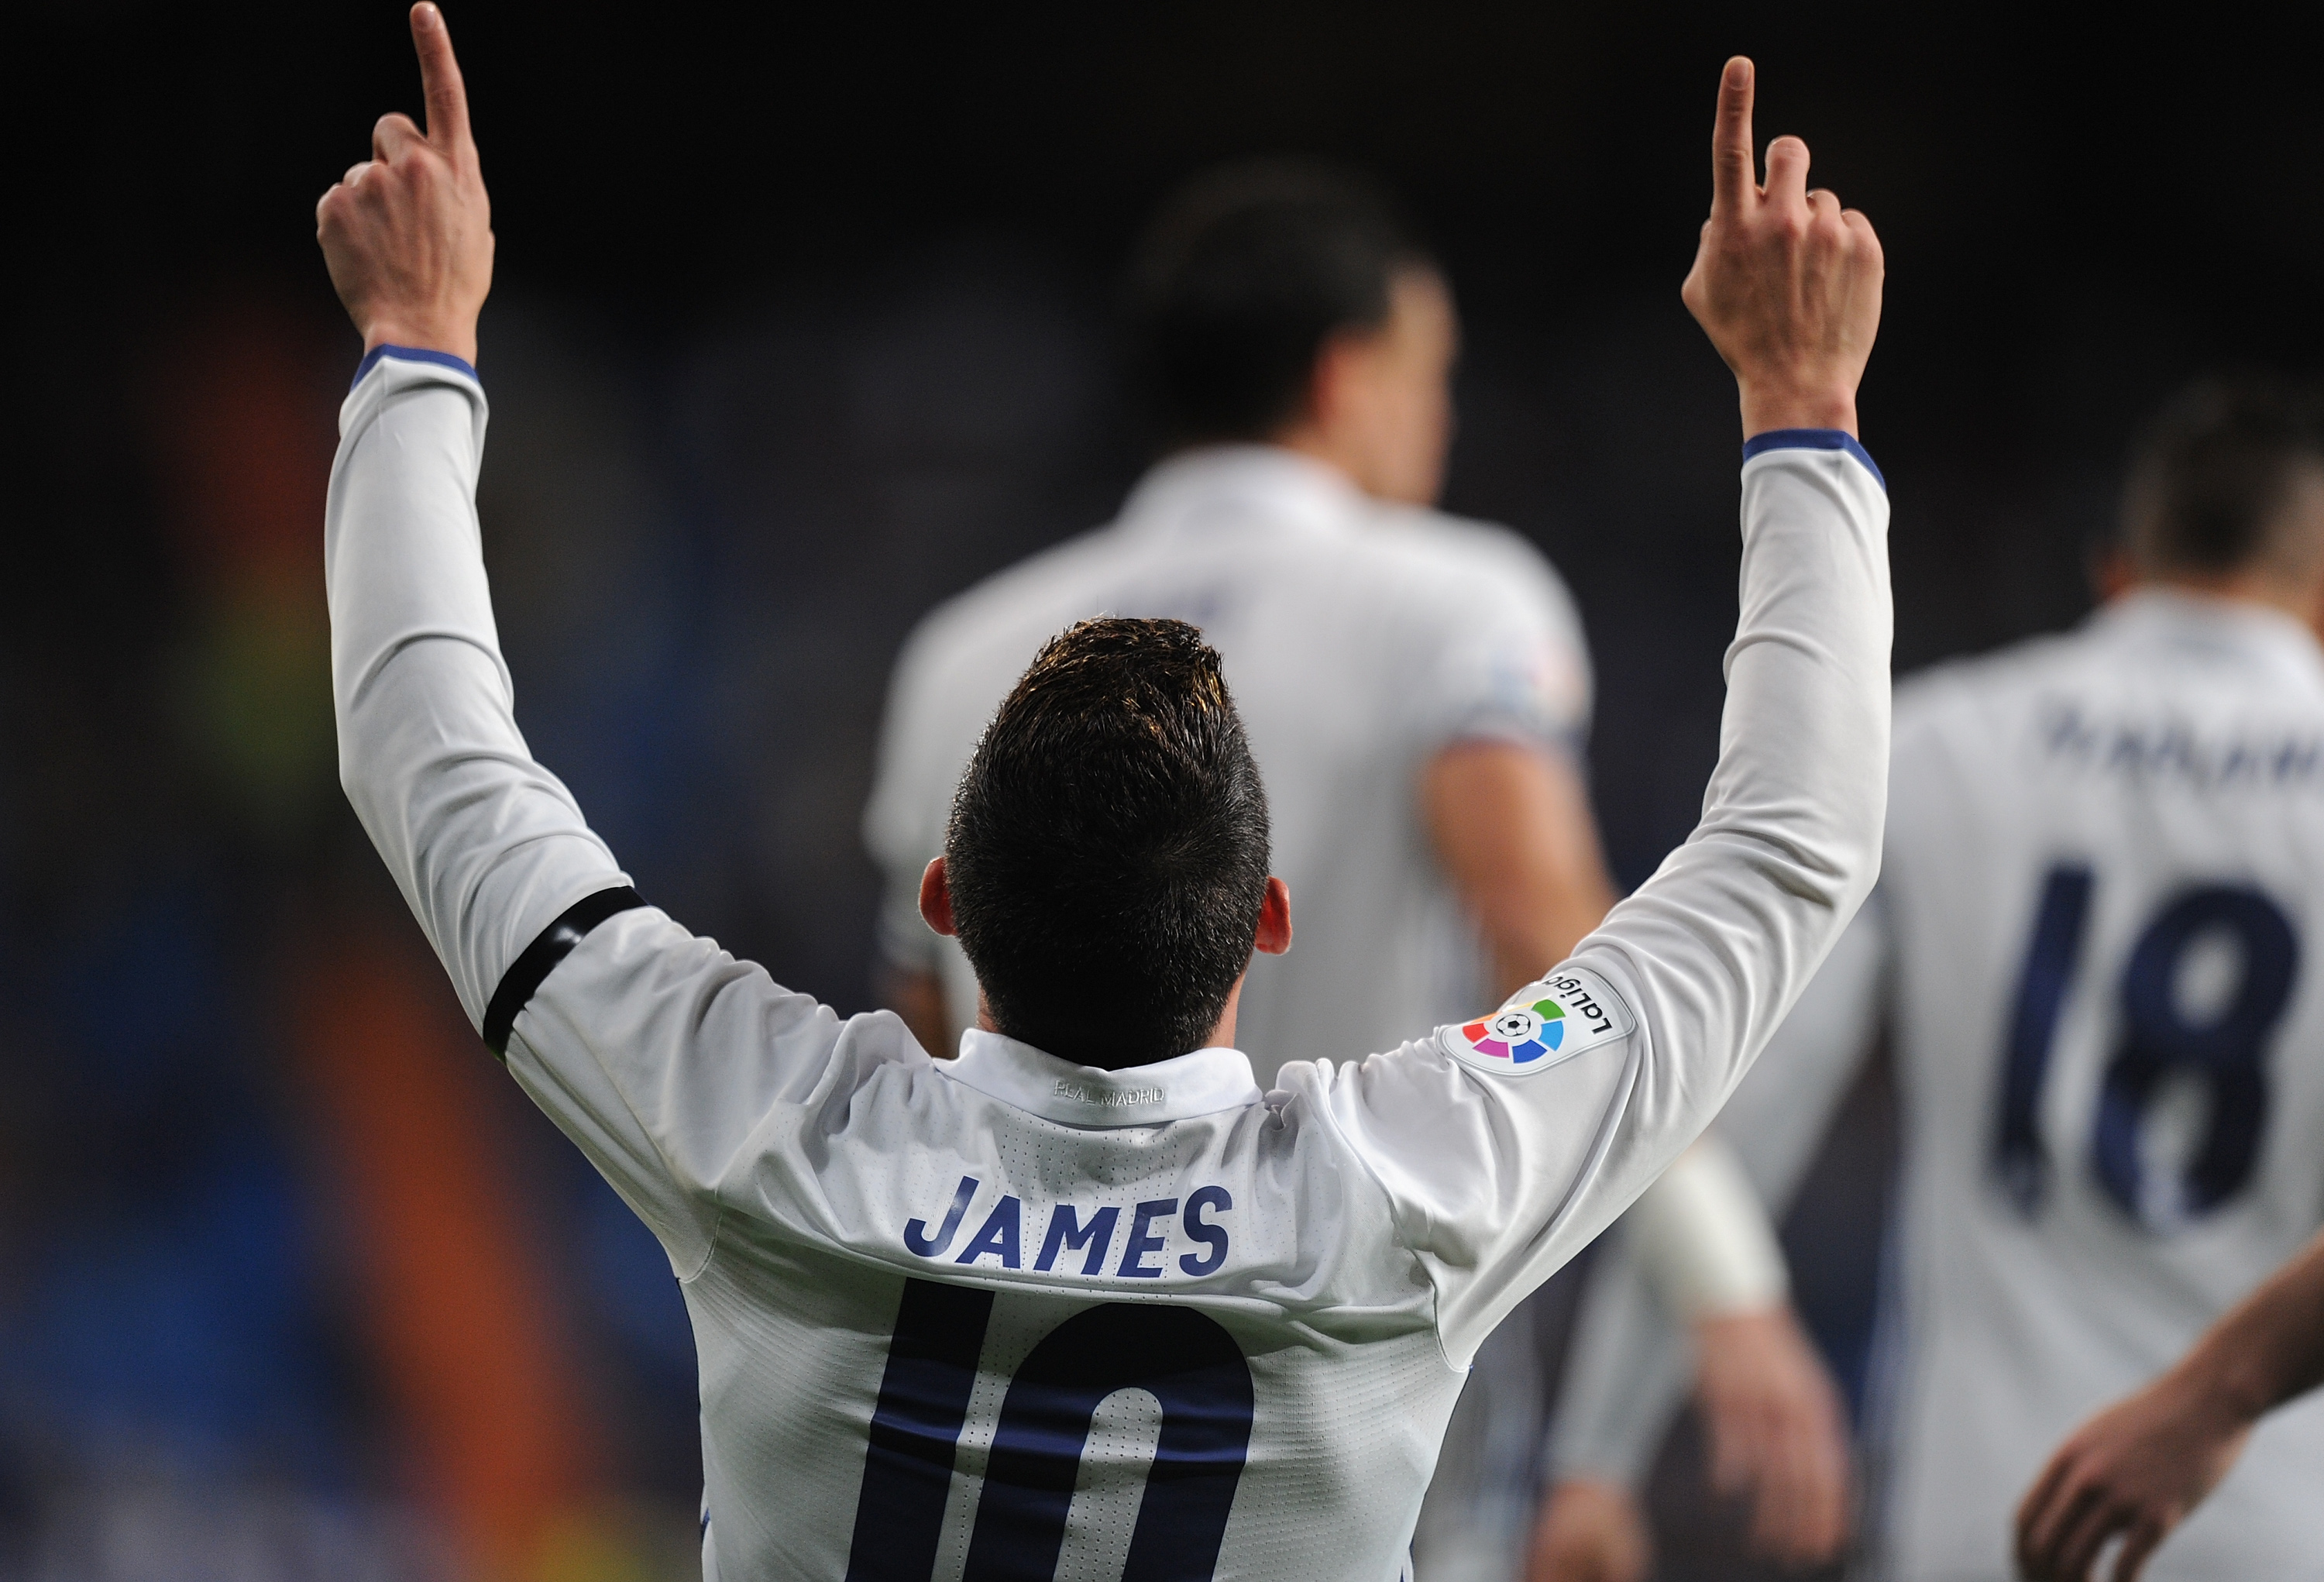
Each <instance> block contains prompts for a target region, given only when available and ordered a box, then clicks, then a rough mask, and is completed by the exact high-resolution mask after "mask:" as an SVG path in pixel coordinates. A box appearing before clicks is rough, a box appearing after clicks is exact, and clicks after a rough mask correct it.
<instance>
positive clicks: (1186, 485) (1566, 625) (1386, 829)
mask: <svg viewBox="0 0 2324 1582" xmlns="http://www.w3.org/2000/svg"><path fill="white" fill-rule="evenodd" d="M1130 281H1131V282H1132V283H1131V289H1130V291H1129V293H1127V294H1128V295H1129V296H1130V299H1131V301H1132V302H1133V304H1134V305H1133V307H1132V310H1131V312H1130V336H1131V338H1132V339H1133V341H1134V342H1135V343H1136V344H1137V346H1138V348H1139V351H1138V356H1137V358H1136V361H1137V362H1138V364H1139V365H1140V368H1141V374H1142V377H1141V383H1142V384H1144V385H1145V386H1146V387H1147V388H1148V392H1149V400H1150V402H1151V403H1152V405H1153V406H1154V407H1155V408H1156V423H1157V427H1158V428H1159V429H1160V430H1162V431H1163V433H1164V434H1165V435H1166V436H1167V439H1166V444H1167V445H1168V447H1169V451H1170V453H1169V454H1168V455H1167V458H1165V459H1164V460H1163V461H1162V462H1161V463H1160V464H1159V465H1158V466H1157V467H1154V468H1153V470H1152V471H1151V472H1149V473H1148V475H1147V476H1146V478H1145V479H1144V480H1143V481H1142V482H1141V483H1139V486H1138V487H1137V488H1136V490H1135V491H1134V492H1133V493H1132V494H1131V495H1130V499H1129V501H1128V502H1127V503H1126V504H1124V506H1123V507H1122V511H1121V514H1120V518H1119V520H1118V521H1116V522H1115V523H1113V524H1112V525H1111V526H1108V527H1105V528H1102V529H1100V530H1098V531H1096V532H1090V533H1085V534H1084V535H1082V536H1080V537H1078V538H1075V539H1074V540H1072V541H1068V542H1066V543H1065V544H1062V545H1059V546H1058V547H1056V548H1055V549H1052V550H1047V551H1046V552H1045V553H1042V554H1039V555H1036V556H1034V557H1033V558H1032V559H1030V560H1026V561H1024V562H1022V563H1020V564H1019V565H1017V566H1014V567H1011V568H1010V569H1008V570H1006V571H1003V572H1001V574H1000V575H998V576H996V577H992V578H988V579H987V580H985V581H984V582H982V583H981V584H980V585H978V586H977V587H974V588H973V589H971V590H969V591H968V592H967V593H965V594H964V595H962V596H960V597H957V598H954V599H953V600H951V601H949V602H948V603H946V604H945V605H944V606H941V607H939V608H938V609H937V610H936V611H935V612H934V613H932V614H931V615H929V616H928V617H927V619H926V620H924V621H923V622H922V623H921V624H920V625H919V626H918V629H917V630H915V632H914V633H913V634H912V636H911V639H910V641H909V642H908V643H907V644H906V646H905V648H904V651H903V652H902V654H901V656H900V657H899V661H898V663H897V667H896V674H895V680H894V682H893V685H892V688H891V690H890V700H889V706H888V712H887V717H886V720H885V723H884V726H883V729H882V732H881V752H880V769H879V774H878V778H877V780H876V782H875V784H874V787H873V790H872V794H871V802H870V805H869V807H868V808H867V810H866V811H865V816H864V834H865V837H866V844H867V845H868V846H869V847H870V848H871V853H872V855H873V856H875V857H876V858H877V859H878V861H879V863H880V865H881V871H882V873H883V874H885V875H886V878H887V892H888V900H887V904H886V906H885V908H884V910H883V913H882V920H881V948H882V951H883V954H884V956H885V958H886V965H887V967H888V968H889V970H890V974H891V975H892V977H893V979H894V980H895V981H894V985H893V987H892V989H891V995H890V1003H891V1004H895V1005H897V1006H898V1008H899V1009H903V1008H905V1007H908V1006H913V1005H927V1006H928V1007H929V1013H927V1014H924V1015H923V1016H922V1017H919V1018H915V1020H916V1021H918V1022H919V1023H920V1025H919V1026H918V1027H917V1028H916V1031H918V1032H920V1033H921V1042H922V1044H923V1045H924V1046H925V1047H926V1048H927V1050H929V1051H930V1052H931V1053H936V1054H944V1053H948V1052H950V1050H951V1049H952V1048H953V1046H954V1043H955V1042H956V1041H957V1040H958V1038H959V1035H960V1033H961V1032H963V1031H964V1030H965V1029H968V1028H970V1027H973V1026H974V1025H975V1023H976V1013H977V1007H976V978H975V974H974V972H973V968H972V967H971V966H970V964H969V960H968V958H967V956H966V955H965V953H964V952H963V951H962V950H961V949H960V948H959V947H958V944H957V943H956V942H955V941H954V940H950V939H943V938H941V937H939V936H937V935H936V934H935V933H932V932H931V931H930V930H928V927H927V924H925V923H924V922H922V921H920V915H919V890H920V874H921V873H922V872H923V871H924V870H925V869H926V868H927V865H928V864H929V862H930V861H931V860H932V859H934V858H935V857H936V856H938V855H940V854H941V853H942V852H943V850H944V848H945V824H946V822H947V820H948V819H949V818H950V816H951V811H952V801H953V792H954V788H956V787H957V786H958V785H959V783H960V777H961V772H962V770H963V769H964V767H965V766H966V765H967V763H968V760H969V754H971V753H972V752H973V751H974V749H975V747H976V743H977V738H978V736H979V735H981V734H982V732H983V729H984V726H985V722H986V721H987V720H989V719H991V717H992V711H993V709H994V708H997V707H998V706H999V705H1000V702H1001V698H1005V697H1007V696H1008V694H1009V689H1010V688H1011V687H1013V686H1014V685H1016V682H1017V678H1018V677H1019V676H1020V675H1022V674H1023V673H1024V671H1025V667H1026V666H1027V665H1028V663H1030V662H1031V661H1032V658H1033V655H1034V654H1035V653H1036V652H1038V651H1039V650H1040V647H1041V645H1042V644H1043V643H1046V642H1047V641H1048V640H1049V639H1050V638H1051V637H1053V636H1055V635H1056V634H1057V633H1058V632H1059V631H1061V630H1063V629H1064V628H1065V627H1066V626H1068V625H1070V624H1073V623H1074V622H1075V621H1078V620H1083V619H1086V618H1088V617H1091V616H1095V615H1167V616H1173V617H1176V618H1179V619H1183V620H1185V621H1188V622H1190V623H1192V624H1194V625H1197V626H1199V627H1200V628H1201V629H1202V632H1203V640H1204V641H1205V642H1207V643H1211V644H1212V645H1213V646H1214V647H1216V648H1217V649H1218V651H1219V652H1220V655H1221V656H1222V659H1223V661H1224V662H1225V665H1226V676H1227V682H1228V684H1229V685H1230V686H1231V688H1232V689H1234V697H1235V706H1236V708H1237V709H1238V710H1239V711H1240V714H1241V715H1242V718H1243V723H1244V726H1245V727H1246V728H1247V729H1248V730H1249V732H1250V743H1251V752H1252V754H1253V755H1254V756H1255V757H1256V758H1257V759H1258V760H1259V772H1260V774H1261V776H1262V777H1263V779H1264V780H1265V782H1266V785H1267V800H1268V813H1269V815H1270V818H1271V820H1272V824H1273V837H1274V847H1273V850H1274V871H1275V873H1276V874H1277V875H1279V876H1280V877H1281V878H1282V879H1283V880H1284V882H1285V883H1286V884H1288V885H1289V886H1290V888H1291V893H1292V894H1293V895H1294V896H1295V897H1296V900H1297V902H1298V905H1299V909H1300V928H1299V948H1297V949H1296V951H1293V952H1290V953H1289V954H1287V955H1284V956H1279V957H1268V958H1261V959H1260V960H1259V961H1258V962H1255V963H1254V964H1253V965H1252V969H1251V973H1250V976H1249V978H1248V979H1247V980H1246V981H1245V982H1244V985H1243V991H1242V1003H1241V1010H1240V1013H1238V1015H1237V1018H1236V1025H1237V1026H1238V1027H1240V1029H1241V1030H1242V1034H1243V1037H1244V1039H1245V1041H1247V1042H1248V1043H1249V1044H1250V1048H1251V1049H1252V1050H1253V1051H1254V1055H1253V1058H1254V1059H1257V1060H1259V1062H1260V1063H1259V1066H1258V1067H1257V1068H1256V1074H1257V1076H1258V1078H1259V1086H1260V1087H1263V1088H1264V1087H1271V1086H1273V1082H1274V1077H1275V1068H1276V1066H1277V1065H1279V1064H1281V1063H1283V1062H1285V1061H1289V1060H1307V1059H1321V1058H1324V1057H1326V1056H1336V1055H1340V1054H1343V1053H1344V1052H1345V1051H1346V1050H1350V1049H1355V1048H1362V1049H1388V1048H1392V1047H1393V1046H1395V1045H1396V1044H1398V1043H1401V1042H1403V1041H1405V1040H1406V1039H1409V1038H1417V1037H1419V1036H1421V1035H1422V1034H1424V1033H1425V1032H1428V1031H1429V1030H1430V1029H1432V1028H1434V1027H1437V1026H1440V1025H1442V1024H1443V1023H1444V1022H1449V1021H1452V1020H1453V1019H1455V1018H1458V1017H1463V1016H1466V1015H1468V1014H1470V1013H1472V1012H1474V1011H1475V1010H1476V1008H1477V1007H1478V1006H1479V1005H1480V1004H1491V1003H1493V1001H1494V1000H1496V999H1498V998H1499V996H1500V995H1507V994H1508V993H1510V992H1511V991H1512V990H1515V989H1517V987H1519V986H1521V985H1524V984H1526V983H1527V982H1529V981H1530V980H1531V979H1532V978H1533V976H1534V975H1535V973H1537V972H1539V971H1540V969H1541V964H1542V963H1543V962H1545V961H1555V960H1558V959H1561V958H1563V956H1564V955H1565V953H1566V952H1567V951H1569V950H1571V949H1572V948H1573V945H1574V943H1575V942H1576V941H1577V940H1579V939H1581V938H1582V935H1583V934H1585V933H1587V932H1589V930H1591V929H1592V928H1594V927H1595V926H1596V925H1597V923H1598V921H1599V920H1600V918H1602V917H1603V916H1604V915H1605V913H1606V909H1607V908H1608V907H1609V906H1611V905H1612V904H1613V902H1614V896H1613V891H1612V886H1611V884H1610V883H1609V880H1608V879H1607V877H1606V874H1605V867H1604V863H1603V859H1602V858H1601V857H1600V853H1599V847H1598V835H1597V829H1596V828H1595V825H1594V824H1593V822H1592V820H1591V816H1590V808H1589V797H1588V791H1587V790H1586V786H1585V782H1584V779H1583V776H1582V771H1581V765H1580V762H1579V760H1580V754H1581V751H1582V745H1583V744H1584V741H1585V739H1586V737H1587V735H1588V732H1589V725H1590V692H1591V683H1590V660H1589V653H1588V650H1587V649H1586V647H1585V646H1584V644H1583V642H1582V628H1581V621H1580V618H1579V616H1578V615H1577V614H1576V612H1575V610H1574V607H1573V601H1572V597H1570V596H1569V595H1568V594H1567V592H1566V589H1565V586H1564V584H1563V582H1562V581H1560V580H1559V578H1558V576H1557V574H1556V572H1555V571H1554V570H1552V569H1551V568H1550V566H1549V564H1548V563H1547V562H1546V561H1545V560H1543V559H1542V556H1541V554H1540V552H1539V551H1538V550H1535V548H1534V547H1533V546H1532V545H1531V544H1529V543H1527V542H1526V541H1525V540H1523V539H1521V538H1519V537H1518V536H1517V534H1515V533H1513V532H1508V530H1506V529H1504V528H1499V527H1489V526H1486V525H1484V524H1482V523H1471V522H1462V521H1457V520H1455V519H1453V518H1451V517H1447V516H1444V515H1442V514H1439V513H1436V512H1434V511H1432V510H1430V509H1428V505H1429V504H1430V502H1432V501H1434V499H1435V497H1436V494H1437V491H1438V489H1439V488H1440V486H1441V485H1442V481H1443V470H1444V455H1445V449H1446V446H1447V443H1448V441H1449V439H1450V438H1451V407H1452V401H1451V388H1450V385H1451V373H1452V360H1453V355H1454V351H1455V347H1456V344H1457V327H1456V324H1455V321H1454V318H1453V312H1452V301H1451V297H1450V294H1449V292H1448V291H1447V288H1446V286H1445V283H1444V281H1443V277H1442V275H1441V274H1440V273H1438V272H1437V270H1436V268H1435V266H1434V264H1431V263H1430V262H1429V261H1428V258H1427V255H1426V254H1425V253H1424V252H1423V251H1421V249H1420V247H1419V245H1417V244H1416V242H1415V240H1414V239H1413V237H1412V236H1411V235H1410V233H1409V232H1408V231H1407V230H1406V228H1405V227H1403V226H1402V224H1401V223H1400V221H1399V220H1398V218H1397V216H1396V214H1395V213H1394V211H1393V209H1392V208H1390V207H1389V206H1388V204H1387V202H1386V201H1385V200H1384V199H1381V198H1380V197H1379V196H1378V195H1376V194H1374V193H1373V192H1371V191H1370V190H1369V188H1368V187H1366V186H1365V185H1364V184H1363V183H1361V182H1360V180H1357V179H1355V178H1352V177H1350V176H1345V175H1342V174H1341V173H1339V172H1336V171H1331V170H1329V169H1321V168H1314V167H1307V166H1299V165H1266V164H1261V165H1252V166H1243V167H1237V168H1230V169H1228V170H1225V171H1218V172H1214V173H1213V174H1212V175H1210V176H1208V177H1206V178H1204V179H1203V180H1199V181H1197V182H1196V183H1194V185H1193V186H1192V187H1191V188H1190V189H1189V190H1186V191H1185V192H1184V193H1182V194H1181V195H1180V196H1179V197H1178V198H1177V199H1176V200H1175V201H1174V202H1172V203H1171V204H1170V205H1169V206H1167V208H1166V209H1165V210H1164V212H1163V214H1162V215H1161V217H1159V218H1158V219H1157V221H1156V223H1155V224H1154V226H1153V227H1151V229H1150V233H1149V235H1148V238H1147V240H1146V241H1145V243H1144V244H1143V245H1141V246H1140V248H1139V252H1138V257H1137V260H1136V262H1135V264H1133V266H1132V268H1131V269H1130ZM937 1004H941V1006H942V1014H941V1015H940V1016H939V1015H936V1014H935V1013H934V1010H935V1007H936V1005H937ZM939 1023H941V1025H939Z"/></svg>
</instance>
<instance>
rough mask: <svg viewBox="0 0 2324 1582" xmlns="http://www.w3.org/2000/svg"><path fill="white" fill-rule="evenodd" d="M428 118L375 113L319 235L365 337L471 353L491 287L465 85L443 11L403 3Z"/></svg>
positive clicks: (484, 203) (320, 208) (486, 210)
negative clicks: (363, 148) (367, 141)
mask: <svg viewBox="0 0 2324 1582" xmlns="http://www.w3.org/2000/svg"><path fill="white" fill-rule="evenodd" d="M411 43H412V47H413V48H414V49H415V50H417V51H419V54H420V84H421V86H422V87H423V88H425V89H426V90H427V96H428V129H427V130H426V131H425V132H422V131H421V130H420V128H419V127H417V126H415V125H412V124H411V117H410V116H405V115H401V114H395V115H386V116H381V117H380V118H379V124H378V125H376V126H374V127H373V128H372V134H371V158H369V159H367V160H365V161H364V162H361V163H360V164H356V165H354V166H351V167H349V169H348V171H347V173H346V176H345V177H343V178H342V179H341V180H339V182H338V183H337V185H336V186H334V187H333V188H332V189H331V190H329V191H327V192H326V193H324V194H323V197H322V200H321V201H320V202H319V203H318V204H316V205H315V239H316V240H317V241H318V242H320V243H321V244H322V245H323V261H324V263H325V264H327V265H328V266H329V268H330V271H331V284H332V285H333V286H335V287H337V290H338V293H339V301H341V302H343V303H345V304H346V310H347V316H348V317H349V318H351V319H354V320H355V328H356V329H357V330H358V331H359V332H360V333H361V334H362V336H363V338H364V350H366V351H368V350H370V349H371V348H372V347H377V346H408V347H421V348H423V349H426V350H429V351H439V352H449V353H451V354H452V355H453V356H457V357H461V358H464V359H466V361H468V362H470V363H474V362H475V360H476V312H477V310H479V309H481V308H482V307H483V306H484V297H485V294H486V293H487V292H489V291H491V290H492V289H493V209H492V203H491V200H490V199H487V198H486V197H485V196H484V171H483V170H482V169H481V168H480V167H479V165H478V164H477V162H476V143H475V138H474V137H472V136H470V135H469V133H468V93H467V89H466V87H465V86H464V85H463V84H462V82H461V81H460V63H459V62H458V61H457V60H454V59H453V57H452V36H451V34H450V33H448V32H446V31H445V29H444V15H443V13H441V12H439V11H438V10H437V9H436V7H435V6H434V5H429V4H428V3H427V0H421V4H420V5H414V6H413V7H412V8H411Z"/></svg>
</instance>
